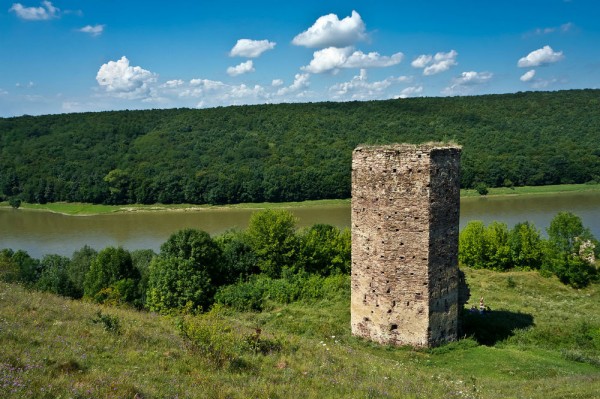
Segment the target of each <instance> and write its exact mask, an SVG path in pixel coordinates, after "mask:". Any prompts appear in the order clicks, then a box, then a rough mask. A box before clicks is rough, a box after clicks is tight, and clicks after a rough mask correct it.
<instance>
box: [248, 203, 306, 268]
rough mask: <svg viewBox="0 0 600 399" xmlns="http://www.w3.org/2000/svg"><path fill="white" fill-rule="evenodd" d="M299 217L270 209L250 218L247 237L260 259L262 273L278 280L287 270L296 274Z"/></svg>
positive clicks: (287, 212) (259, 264)
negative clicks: (296, 232) (297, 218)
mask: <svg viewBox="0 0 600 399" xmlns="http://www.w3.org/2000/svg"><path fill="white" fill-rule="evenodd" d="M296 221H297V220H296V217H295V216H294V215H293V214H292V213H291V212H289V211H285V210H274V209H269V210H266V211H262V212H256V213H254V214H253V215H252V216H251V217H250V222H249V225H248V230H247V234H248V237H249V239H250V245H251V246H252V248H253V249H254V252H255V253H256V256H257V257H258V266H259V268H260V270H261V271H262V272H263V273H265V274H266V275H267V276H269V277H271V278H278V277H280V276H281V272H282V271H283V270H284V269H289V270H294V269H295V268H296V261H297V259H298V238H297V237H296V234H295V231H296Z"/></svg>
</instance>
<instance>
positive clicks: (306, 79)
mask: <svg viewBox="0 0 600 399" xmlns="http://www.w3.org/2000/svg"><path fill="white" fill-rule="evenodd" d="M309 85H310V75H309V74H308V73H297V74H296V75H295V76H294V83H292V84H291V85H289V86H287V87H282V88H281V89H279V90H277V95H278V96H285V95H288V94H291V93H297V92H298V91H301V90H302V89H305V88H307V87H308V86H309Z"/></svg>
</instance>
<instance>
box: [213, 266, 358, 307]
mask: <svg viewBox="0 0 600 399" xmlns="http://www.w3.org/2000/svg"><path fill="white" fill-rule="evenodd" d="M339 296H345V297H349V296H350V276H347V275H342V274H337V275H333V276H328V277H322V276H319V275H307V274H295V275H291V276H288V277H287V278H280V279H272V278H269V277H267V276H256V277H254V278H251V279H250V280H248V281H246V282H239V283H237V284H232V285H228V286H225V287H222V288H221V289H219V291H217V293H216V294H215V302H216V303H219V304H223V305H227V306H230V307H232V308H234V309H236V310H239V311H250V310H254V311H260V310H263V309H264V308H265V306H266V305H267V304H268V302H269V301H273V302H276V303H290V302H294V301H297V300H303V301H311V300H319V299H324V298H339Z"/></svg>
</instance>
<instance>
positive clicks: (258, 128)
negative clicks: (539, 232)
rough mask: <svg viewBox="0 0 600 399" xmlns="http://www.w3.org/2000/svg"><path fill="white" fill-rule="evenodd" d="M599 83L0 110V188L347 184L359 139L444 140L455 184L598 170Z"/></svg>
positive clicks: (178, 199) (63, 196)
mask: <svg viewBox="0 0 600 399" xmlns="http://www.w3.org/2000/svg"><path fill="white" fill-rule="evenodd" d="M599 139H600V90H570V91H559V92H529V93H516V94H506V95H486V96H475V97H453V98H413V99H398V100H387V101H370V102H346V103H314V104H312V103H311V104H277V105H252V106H233V107H224V108H221V107H220V108H213V109H203V110H192V109H171V110H149V111H115V112H99V113H81V114H62V115H46V116H36V117H33V116H22V117H16V118H2V119H0V200H1V199H3V198H2V197H4V198H19V199H21V200H24V201H27V202H36V203H45V202H55V201H73V202H75V201H78V202H91V203H108V204H126V203H143V204H150V203H156V202H160V203H182V202H187V203H194V204H202V203H210V204H226V203H238V202H263V201H270V202H281V201H297V200H309V199H324V198H348V197H349V196H350V170H351V154H352V150H353V149H354V148H355V147H356V146H357V145H359V144H382V143H393V142H409V143H418V142H426V141H432V140H435V141H437V140H454V141H456V142H457V143H459V144H461V145H462V146H463V156H462V180H461V184H462V187H464V188H472V187H475V186H476V185H478V184H482V183H483V184H485V185H488V186H491V187H498V186H513V185H515V186H521V185H533V186H535V185H545V184H562V183H585V182H589V181H600V140H599Z"/></svg>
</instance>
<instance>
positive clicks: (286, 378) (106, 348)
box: [0, 269, 600, 399]
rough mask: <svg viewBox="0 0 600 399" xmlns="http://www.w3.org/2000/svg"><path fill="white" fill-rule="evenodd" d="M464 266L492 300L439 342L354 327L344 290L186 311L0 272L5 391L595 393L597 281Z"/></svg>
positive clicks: (599, 345) (599, 353)
mask: <svg viewBox="0 0 600 399" xmlns="http://www.w3.org/2000/svg"><path fill="white" fill-rule="evenodd" d="M466 274H467V281H468V283H469V284H470V287H471V291H472V301H477V300H478V298H479V297H480V296H484V297H485V300H486V303H487V304H488V305H489V306H490V307H491V308H492V312H491V313H490V314H488V315H485V316H484V317H480V316H478V315H472V316H470V317H469V319H468V320H467V326H468V334H469V336H470V338H467V339H463V340H461V341H459V342H457V343H453V344H449V345H446V346H443V347H440V348H437V349H433V350H412V349H410V348H392V347H385V346H378V345H374V344H371V343H368V342H365V341H362V340H359V339H356V338H354V337H352V336H351V334H350V331H349V322H350V314H349V298H348V297H347V296H345V297H343V298H330V299H328V300H324V301H320V302H317V303H294V304H291V305H278V304H272V306H271V307H270V308H269V310H268V311H265V312H262V313H235V312H232V311H228V310H226V309H225V310H223V309H221V310H216V311H212V312H210V313H208V314H206V315H204V316H199V317H195V318H192V317H187V318H183V319H182V318H178V317H170V318H169V317H159V316H156V315H153V314H149V313H139V312H135V311H131V310H127V309H116V308H104V307H98V306H96V305H92V304H89V303H84V302H80V301H72V300H65V299H63V298H59V297H56V296H52V295H47V294H42V293H37V292H28V291H25V290H24V289H22V288H21V287H19V286H16V285H7V284H4V283H0V347H1V348H2V351H0V389H1V392H2V395H1V396H2V397H3V398H4V397H6V398H32V397H33V398H56V397H73V398H88V397H89V398H97V397H103V398H110V397H114V398H134V397H137V398H142V397H143V398H162V397H179V398H248V397H256V398H267V397H270V398H294V397H305V398H334V397H335V398H339V397H347V398H506V397H514V398H521V397H527V398H544V399H548V398H568V397H570V398H595V397H597V393H598V392H600V308H599V307H598V303H599V299H600V286H599V285H593V286H591V287H588V288H586V289H583V290H574V289H571V288H569V287H566V286H564V285H562V284H561V283H559V282H558V281H557V280H555V279H544V278H542V277H540V276H539V275H538V274H537V273H533V272H532V273H529V272H511V273H494V272H489V271H485V270H468V269H467V270H466ZM182 326H184V330H185V331H186V333H187V337H188V338H183V335H182V334H181V333H180V331H182ZM257 328H260V329H261V331H260V333H259V332H258V331H257ZM482 343H485V344H486V345H484V344H482Z"/></svg>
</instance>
